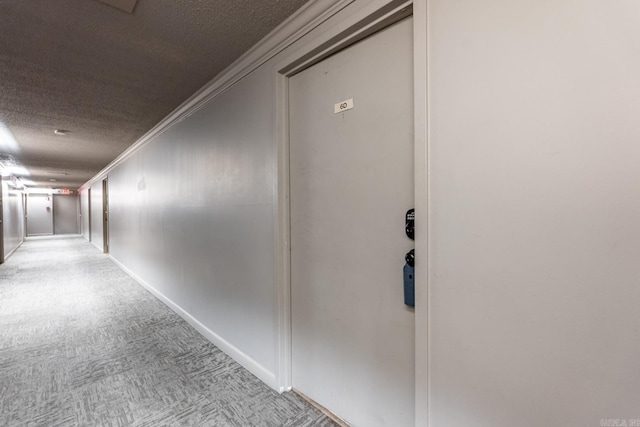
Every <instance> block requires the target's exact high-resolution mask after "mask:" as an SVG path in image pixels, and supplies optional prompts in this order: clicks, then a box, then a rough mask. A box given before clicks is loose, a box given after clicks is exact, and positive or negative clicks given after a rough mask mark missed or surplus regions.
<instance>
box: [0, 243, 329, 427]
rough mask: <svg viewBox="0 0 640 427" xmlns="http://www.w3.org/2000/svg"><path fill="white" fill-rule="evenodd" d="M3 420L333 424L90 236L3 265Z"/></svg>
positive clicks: (24, 250)
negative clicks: (270, 382)
mask: <svg viewBox="0 0 640 427" xmlns="http://www.w3.org/2000/svg"><path fill="white" fill-rule="evenodd" d="M0 425H2V426H47V427H53V426H214V425H215V426H332V425H334V423H333V422H332V421H331V420H330V419H328V418H327V417H326V416H324V415H323V414H322V413H321V412H320V411H318V410H317V409H315V408H313V407H312V406H310V405H309V404H308V403H306V402H305V401H304V400H302V399H301V398H299V397H298V396H296V395H295V394H293V393H284V394H282V395H279V394H278V393H276V392H275V391H273V390H272V389H271V388H269V387H268V386H267V385H265V384H264V383H263V382H261V381H260V380H258V379H257V378H256V377H254V376H253V375H252V374H251V373H249V372H248V371H247V370H246V369H244V368H243V367H241V366H240V365H239V364H237V363H236V362H235V361H233V360H232V359H231V358H229V357H228V356H227V355H225V354H224V353H223V352H222V351H220V350H219V349H218V348H217V347H215V346H214V345H213V344H211V343H210V342H209V341H207V340H206V339H205V338H203V337H202V336H201V335H200V334H198V333H197V332H196V331H195V330H194V329H193V328H192V327H191V326H190V325H188V324H187V323H186V322H185V321H184V320H183V319H182V318H180V317H179V316H178V315H177V314H175V313H174V312H172V311H171V310H170V309H169V308H167V307H166V306H165V305H163V304H162V303H161V302H160V301H159V300H157V299H156V298H154V297H153V296H152V295H151V294H149V293H148V292H147V291H146V290H145V289H144V288H142V287H141V286H140V285H139V284H138V283H136V282H135V281H134V280H133V279H131V278H130V277H129V276H128V275H127V274H126V273H124V272H123V271H122V270H120V268H118V267H117V266H116V265H115V264H114V263H113V262H112V261H111V260H110V259H109V258H108V257H107V256H106V255H104V254H101V253H99V251H98V250H97V249H96V248H95V247H94V246H92V245H91V243H89V242H87V241H86V240H85V239H83V238H82V237H80V236H72V237H62V238H36V239H27V240H26V241H25V242H24V244H23V245H22V246H21V247H20V248H19V249H18V250H17V251H16V252H15V254H13V255H12V256H11V257H10V258H9V259H8V260H7V262H6V263H5V264H2V265H0Z"/></svg>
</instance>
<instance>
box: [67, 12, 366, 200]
mask: <svg viewBox="0 0 640 427" xmlns="http://www.w3.org/2000/svg"><path fill="white" fill-rule="evenodd" d="M354 1H355V0H320V1H310V2H309V3H307V4H306V5H304V6H302V8H300V9H299V10H298V11H297V12H296V13H294V14H293V15H292V16H290V17H289V18H288V19H286V20H285V21H284V22H283V23H282V24H280V25H279V26H278V27H276V28H275V29H274V30H273V31H271V32H270V33H269V34H267V35H266V36H265V37H264V38H263V39H262V40H260V41H259V42H258V43H256V44H255V45H254V46H253V47H251V49H249V50H248V51H247V52H246V53H244V54H243V55H242V56H241V57H240V58H238V59H237V60H236V61H235V62H233V63H232V64H231V65H229V66H228V67H227V68H225V69H224V70H223V71H222V72H221V73H220V74H218V75H217V76H216V77H214V78H213V80H211V81H210V82H209V83H207V84H206V85H205V86H203V87H202V88H201V89H199V90H198V91H197V92H196V93H194V94H193V95H191V97H190V98H189V99H187V100H186V101H185V102H183V103H182V104H181V105H180V106H179V107H178V108H176V109H175V110H173V111H172V112H171V113H170V114H169V115H168V116H166V117H165V118H164V119H162V120H161V121H160V122H159V123H158V124H157V125H155V126H154V127H153V128H152V129H151V130H149V131H148V132H147V133H145V134H144V135H143V136H142V137H141V138H140V139H138V140H137V141H136V142H135V143H133V145H131V146H130V147H129V148H127V149H126V150H124V151H123V152H122V153H121V154H120V155H119V156H118V157H116V158H115V159H114V160H113V161H112V162H111V163H109V164H108V165H107V166H105V167H104V168H103V169H102V170H101V171H100V172H98V173H97V174H96V175H95V176H94V177H93V178H91V179H90V180H89V181H87V182H86V183H84V184H83V185H82V186H81V187H80V188H79V189H78V192H80V191H82V190H84V189H86V188H89V187H90V186H91V185H92V184H93V183H95V182H97V181H99V180H101V179H103V178H104V177H105V176H106V175H107V174H108V173H109V171H111V170H112V169H113V168H115V167H116V166H118V165H119V164H120V163H122V162H124V161H125V160H126V159H128V158H129V157H131V156H132V155H133V154H134V153H135V152H137V151H138V150H140V149H141V148H142V147H144V146H145V145H147V144H148V143H150V142H151V141H153V139H154V138H155V137H157V136H159V135H160V134H162V133H163V132H165V131H166V130H168V129H169V128H171V127H172V126H173V125H174V124H176V123H178V122H180V121H181V120H183V119H185V118H186V117H188V116H190V115H191V114H193V113H195V112H196V111H198V110H199V109H200V108H202V106H204V105H205V104H206V103H207V102H208V101H210V100H211V99H213V98H215V97H216V96H217V95H219V94H220V93H222V92H223V91H225V90H226V89H228V88H229V87H230V86H232V85H233V84H235V83H237V82H238V81H239V80H241V79H243V78H244V77H246V76H247V75H248V74H249V73H251V72H252V71H254V70H255V69H257V68H258V67H260V66H261V65H263V64H264V63H265V62H267V61H268V60H270V59H271V58H273V57H274V56H276V55H277V54H279V53H280V52H282V51H283V50H284V49H286V48H287V47H289V46H290V45H291V44H293V43H294V42H295V41H297V40H299V39H300V38H301V37H303V36H304V35H306V34H307V33H309V32H310V31H311V30H313V29H314V28H316V27H317V26H318V25H320V24H321V23H323V22H324V21H326V20H327V19H329V18H330V17H331V16H333V15H335V14H336V13H337V12H339V11H340V10H342V9H344V8H345V7H346V6H348V5H349V4H351V3H353V2H354Z"/></svg>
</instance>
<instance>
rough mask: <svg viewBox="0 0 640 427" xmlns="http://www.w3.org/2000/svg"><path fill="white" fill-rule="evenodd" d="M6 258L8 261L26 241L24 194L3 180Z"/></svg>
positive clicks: (3, 224) (3, 223) (3, 222)
mask: <svg viewBox="0 0 640 427" xmlns="http://www.w3.org/2000/svg"><path fill="white" fill-rule="evenodd" d="M2 209H3V221H2V226H3V238H4V257H5V259H7V258H8V257H9V256H10V255H11V253H12V252H13V251H15V250H16V249H17V248H18V247H19V246H20V245H21V244H22V242H23V240H24V205H23V193H22V191H19V190H16V189H14V188H11V187H9V185H8V184H7V182H6V181H5V180H4V179H2Z"/></svg>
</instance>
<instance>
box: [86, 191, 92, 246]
mask: <svg viewBox="0 0 640 427" xmlns="http://www.w3.org/2000/svg"><path fill="white" fill-rule="evenodd" d="M87 218H89V222H88V224H89V225H88V226H87V227H88V230H89V241H91V188H88V189H87Z"/></svg>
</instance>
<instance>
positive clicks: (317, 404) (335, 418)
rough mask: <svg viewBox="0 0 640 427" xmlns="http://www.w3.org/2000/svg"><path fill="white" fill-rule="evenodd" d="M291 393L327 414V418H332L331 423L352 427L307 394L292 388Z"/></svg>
mask: <svg viewBox="0 0 640 427" xmlns="http://www.w3.org/2000/svg"><path fill="white" fill-rule="evenodd" d="M291 391H292V392H294V393H295V394H297V395H298V396H300V397H301V398H303V399H304V400H306V401H307V402H309V403H310V404H311V406H313V407H315V408H316V409H318V410H320V412H322V413H323V414H325V415H326V416H327V417H329V418H331V421H333V422H334V423H336V424H338V425H339V426H340V427H351V425H350V424H348V423H347V422H346V421H345V420H343V419H342V418H340V417H338V416H337V415H336V414H334V413H333V412H331V411H330V410H328V409H327V408H325V407H324V406H322V405H321V404H319V403H318V402H316V401H315V400H313V399H312V398H310V397H309V396H307V395H306V394H304V393H302V392H300V391H299V390H296V389H295V388H293V387H292V388H291Z"/></svg>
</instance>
